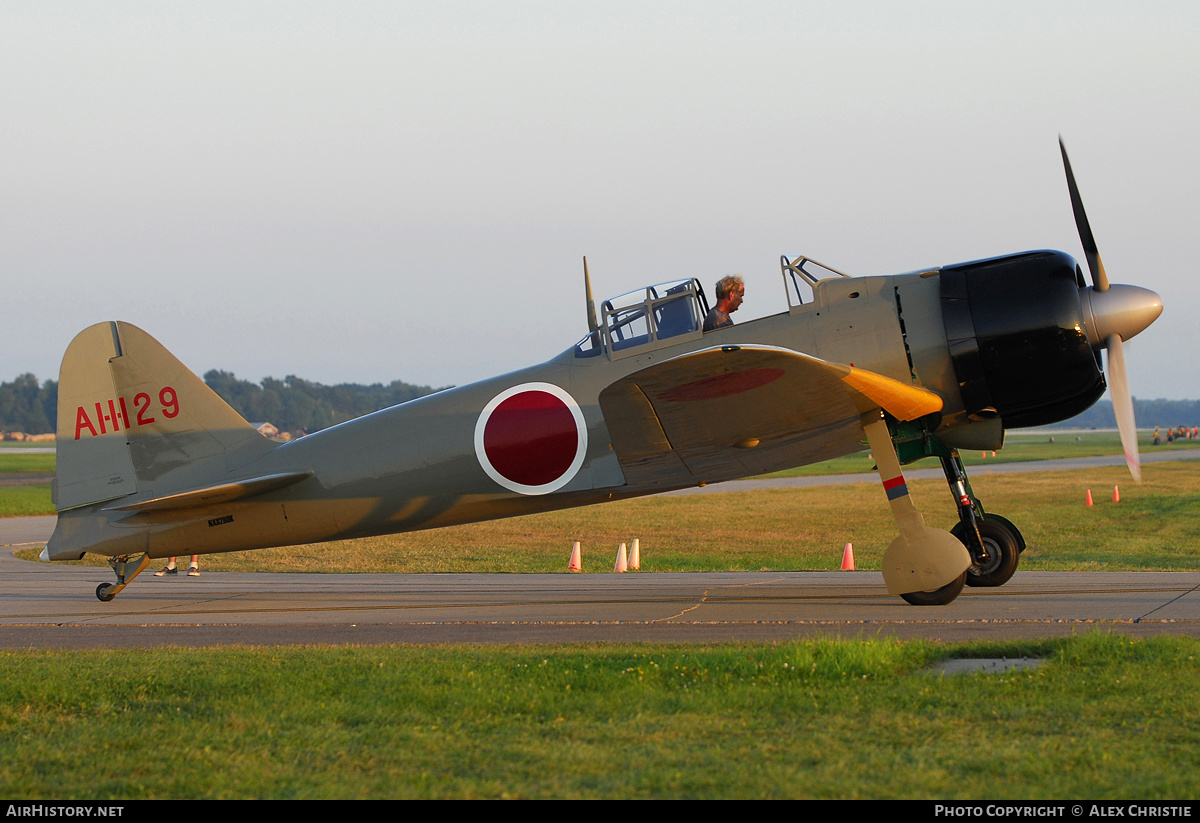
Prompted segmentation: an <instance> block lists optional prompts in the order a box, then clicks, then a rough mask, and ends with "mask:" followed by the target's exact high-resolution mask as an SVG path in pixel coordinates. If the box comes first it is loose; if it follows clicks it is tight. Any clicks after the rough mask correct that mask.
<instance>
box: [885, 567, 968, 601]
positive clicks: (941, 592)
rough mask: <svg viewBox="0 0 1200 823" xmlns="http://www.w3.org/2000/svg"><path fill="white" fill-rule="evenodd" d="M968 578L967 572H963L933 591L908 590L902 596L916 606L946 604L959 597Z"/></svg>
mask: <svg viewBox="0 0 1200 823" xmlns="http://www.w3.org/2000/svg"><path fill="white" fill-rule="evenodd" d="M966 580H967V573H966V572H963V573H962V574H960V575H959V576H958V577H956V578H954V579H953V580H951V581H950V582H949V583H947V584H946V585H945V586H942V587H941V588H940V589H934V590H933V591H931V592H908V593H907V594H902V595H900V596H901V597H903V598H904V599H905V600H907V601H908V602H909V603H911V604H912V605H914V606H945V605H946V604H947V603H949V602H950V601H952V600H954V598H956V597H958V595H959V593H960V592H961V591H962V590H963V584H964V583H965V582H966Z"/></svg>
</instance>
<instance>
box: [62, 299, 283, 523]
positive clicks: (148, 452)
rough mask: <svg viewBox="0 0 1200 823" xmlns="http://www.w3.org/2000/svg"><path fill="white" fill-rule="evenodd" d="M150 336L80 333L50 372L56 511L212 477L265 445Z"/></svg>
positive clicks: (121, 327)
mask: <svg viewBox="0 0 1200 823" xmlns="http://www.w3.org/2000/svg"><path fill="white" fill-rule="evenodd" d="M275 445H276V444H274V443H272V442H271V441H270V440H267V439H266V438H265V437H263V436H262V435H260V434H259V433H258V432H257V431H255V430H254V428H252V427H251V426H250V424H249V423H247V422H246V421H245V420H244V419H243V418H242V417H241V415H239V414H238V413H237V412H235V411H234V410H233V409H232V408H230V406H229V405H228V404H227V403H226V402H225V401H224V400H222V399H221V398H220V397H219V396H218V395H217V394H216V393H215V392H214V391H213V390H212V389H210V388H209V387H208V386H206V385H205V384H204V381H202V380H201V379H200V378H199V377H197V376H196V375H195V374H193V373H192V372H191V371H189V370H188V368H187V367H186V366H184V365H183V364H182V363H181V362H179V360H177V359H176V358H175V356H174V355H172V354H171V353H170V352H169V351H167V350H166V348H164V347H163V346H162V344H161V343H159V342H158V341H157V340H155V339H154V338H153V337H151V336H150V335H149V334H147V333H146V332H144V331H142V330H141V329H139V328H138V327H137V326H133V325H131V324H129V323H123V322H119V321H110V322H106V323H98V324H96V325H94V326H91V327H89V328H87V329H84V330H83V331H82V332H80V333H79V334H78V335H77V336H76V337H75V339H74V340H72V341H71V344H70V345H69V346H68V347H67V352H66V354H65V355H63V362H62V368H61V370H60V372H59V395H58V432H57V444H56V448H57V453H58V456H57V477H56V481H55V496H54V504H55V508H57V509H58V510H59V511H63V510H65V509H72V508H77V507H79V506H85V505H89V504H92V503H99V502H103V501H106V500H113V499H116V498H119V497H125V496H127V495H131V494H135V493H138V492H145V493H147V494H150V495H155V494H163V493H165V492H168V491H173V490H180V489H185V488H188V487H191V486H199V485H203V484H205V483H210V482H213V481H214V480H217V479H219V478H221V477H223V476H224V475H225V473H226V472H228V471H230V470H231V469H235V468H237V467H239V466H243V465H245V464H246V463H248V462H250V461H252V460H254V459H257V458H258V457H260V456H262V455H263V454H265V453H266V452H268V451H270V450H271V449H272V448H274V446H275Z"/></svg>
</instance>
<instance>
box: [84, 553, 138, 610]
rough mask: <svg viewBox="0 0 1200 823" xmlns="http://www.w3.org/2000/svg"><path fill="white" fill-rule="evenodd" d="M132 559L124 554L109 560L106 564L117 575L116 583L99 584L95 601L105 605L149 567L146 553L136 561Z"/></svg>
mask: <svg viewBox="0 0 1200 823" xmlns="http://www.w3.org/2000/svg"><path fill="white" fill-rule="evenodd" d="M132 557H133V555H128V554H126V555H121V556H120V557H112V558H109V561H108V563H109V565H110V566H112V569H113V572H114V573H116V575H117V582H116V583H101V584H100V585H99V586H97V587H96V599H97V600H99V601H100V602H101V603H107V602H108V601H110V600H112V599H113V598H114V597H116V596H117V595H118V594H120V593H121V590H122V589H124V588H125V587H126V586H128V585H129V583H130V582H131V581H132V580H133V578H135V577H137V576H138V575H139V574H141V573H142V571H143V570H145V568H146V567H147V566H149V565H150V555H149V554H148V553H147V554H142V555H139V556H138V557H137V559H136V560H133V559H131V558H132Z"/></svg>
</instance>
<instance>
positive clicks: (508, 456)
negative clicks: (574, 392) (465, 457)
mask: <svg viewBox="0 0 1200 823" xmlns="http://www.w3.org/2000/svg"><path fill="white" fill-rule="evenodd" d="M483 449H484V452H486V454H487V459H488V462H490V463H491V464H492V468H494V469H495V470H496V471H497V472H499V473H500V474H501V475H502V476H503V477H505V478H506V479H508V480H510V481H511V482H513V483H519V484H521V485H523V486H544V485H546V484H547V483H552V482H554V481H555V480H557V479H558V478H560V477H562V476H563V474H565V473H566V471H567V469H569V468H571V464H572V463H573V462H575V454H576V452H577V451H578V450H579V431H578V429H576V427H575V416H574V415H573V414H572V413H571V409H570V408H568V407H567V404H566V403H564V402H563V401H562V400H561V399H560V398H558V397H555V396H554V395H553V394H550V393H549V392H545V391H537V390H531V391H523V392H519V393H517V394H514V395H513V396H512V397H509V398H507V399H505V400H504V401H503V402H501V403H500V405H498V406H497V407H496V408H495V409H493V410H492V413H491V416H489V417H488V421H487V425H486V426H485V427H484V430H483Z"/></svg>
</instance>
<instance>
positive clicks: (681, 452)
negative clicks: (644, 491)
mask: <svg viewBox="0 0 1200 823" xmlns="http://www.w3.org/2000/svg"><path fill="white" fill-rule="evenodd" d="M600 408H601V410H602V411H603V412H604V419H605V421H606V423H607V424H608V429H609V432H610V433H611V435H612V440H613V449H614V451H616V453H617V458H618V459H619V460H620V462H621V468H622V470H623V471H624V472H625V477H626V481H627V482H628V483H629V485H631V486H643V485H649V486H663V487H675V486H680V485H691V484H694V483H697V482H718V481H721V480H729V479H732V478H735V477H745V476H747V475H752V474H762V473H764V472H770V471H778V470H779V469H784V468H789V467H791V466H799V465H804V464H806V463H813V462H816V461H819V460H826V459H828V458H830V457H837V456H839V455H843V454H848V453H851V452H854V451H857V450H858V449H859V448H861V443H862V439H863V437H864V435H863V428H862V423H861V417H862V415H863V414H865V413H867V412H870V411H872V410H874V409H883V410H885V411H887V412H888V413H889V414H891V415H893V416H894V417H896V418H898V419H900V420H914V419H916V418H918V417H922V416H924V415H926V414H931V413H933V412H936V411H940V410H941V408H942V398H941V397H940V396H938V395H937V394H934V393H933V392H931V391H927V390H926V389H922V388H919V387H917V386H913V385H910V384H906V383H902V382H900V381H898V380H894V379H892V378H890V377H884V376H883V375H880V374H876V373H874V372H870V371H866V370H865V369H858V368H854V367H853V366H844V365H841V364H838V363H829V362H827V361H824V360H820V359H818V358H816V357H810V356H808V355H806V354H801V353H799V352H796V351H792V350H790V349H783V348H777V347H773V346H721V347H719V348H711V349H703V350H701V351H697V352H692V353H690V354H685V355H682V356H680V357H676V358H673V359H671V360H667V361H665V362H663V363H658V364H655V365H653V366H649V367H647V368H645V369H642V370H641V371H638V372H635V373H633V374H631V375H628V376H627V377H624V378H622V379H621V380H618V381H617V382H615V383H613V384H612V385H611V386H609V387H608V388H606V389H604V391H602V392H601V393H600Z"/></svg>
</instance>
